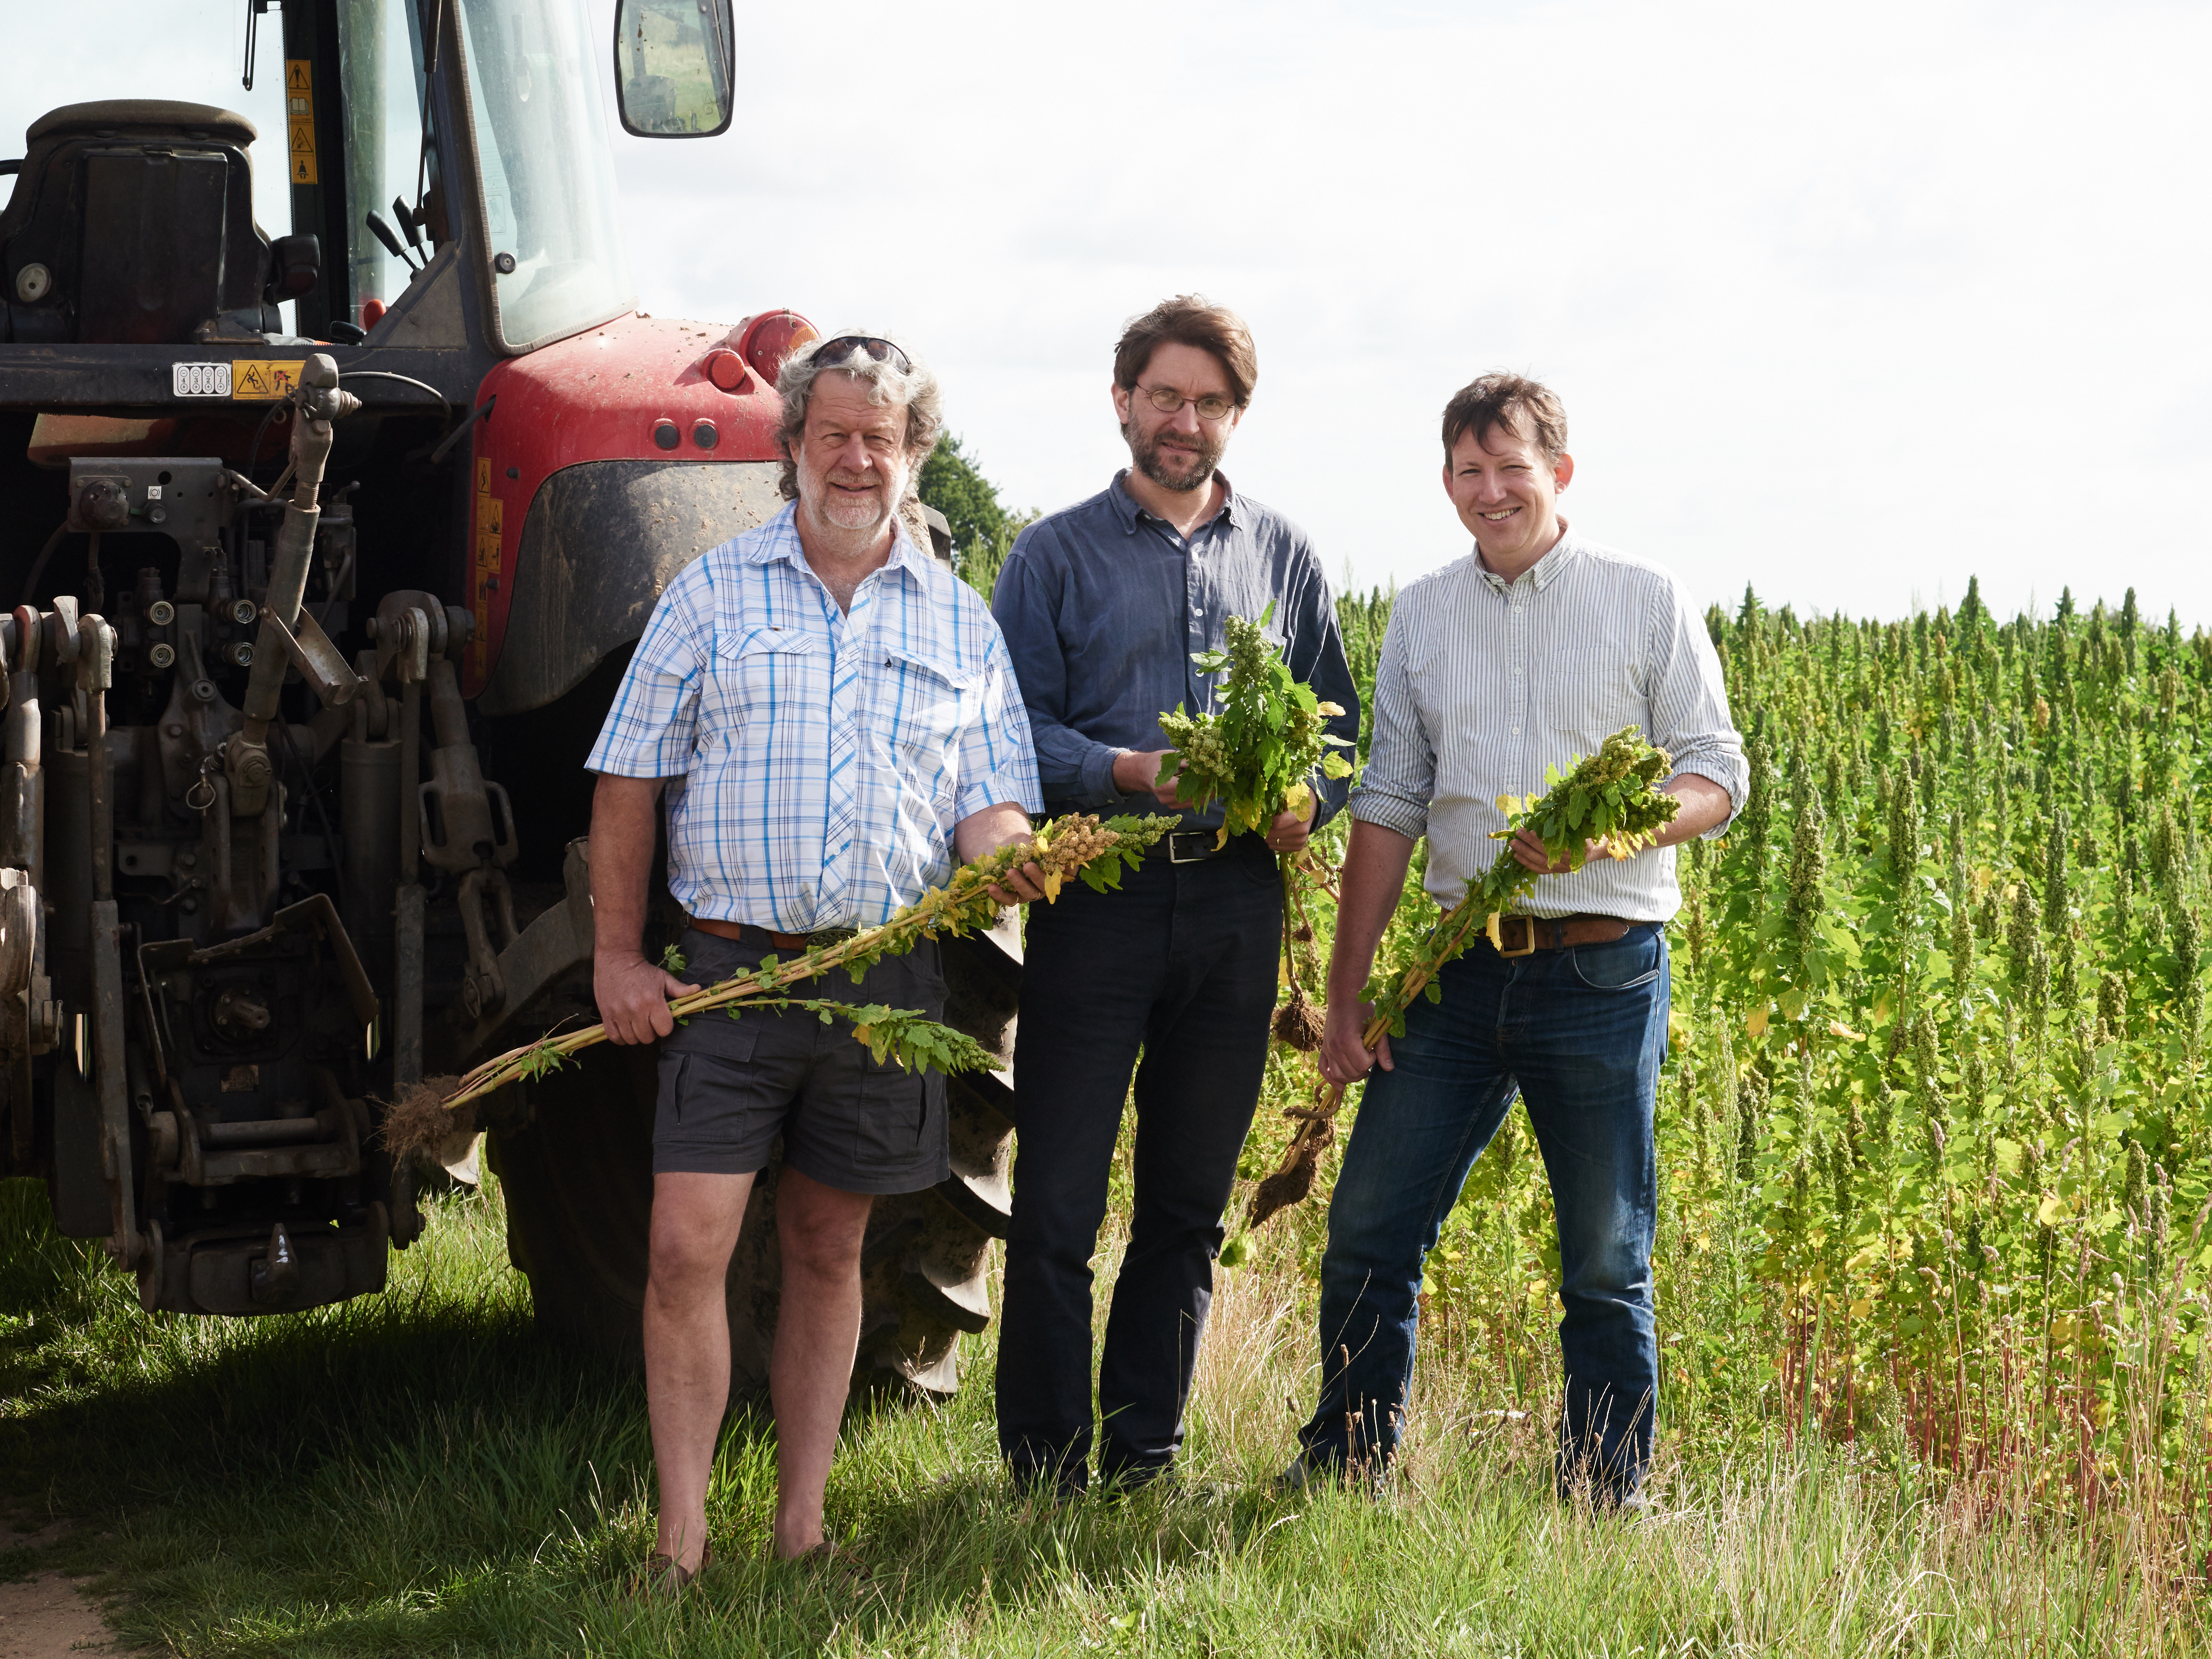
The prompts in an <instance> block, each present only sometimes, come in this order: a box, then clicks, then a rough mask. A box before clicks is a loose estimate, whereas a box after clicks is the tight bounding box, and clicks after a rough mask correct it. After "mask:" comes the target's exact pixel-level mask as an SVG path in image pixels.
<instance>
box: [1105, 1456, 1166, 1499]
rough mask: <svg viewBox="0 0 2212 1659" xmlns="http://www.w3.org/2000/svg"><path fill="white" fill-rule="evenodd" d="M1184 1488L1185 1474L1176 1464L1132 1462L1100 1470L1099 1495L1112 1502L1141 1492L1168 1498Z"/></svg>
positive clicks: (1132, 1496)
mask: <svg viewBox="0 0 2212 1659" xmlns="http://www.w3.org/2000/svg"><path fill="white" fill-rule="evenodd" d="M1180 1491H1182V1474H1179V1473H1178V1472H1177V1471H1176V1467H1175V1465H1174V1464H1172V1463H1130V1464H1126V1465H1124V1466H1123V1467H1122V1468H1118V1469H1115V1470H1114V1471H1112V1472H1111V1473H1110V1474H1109V1473H1108V1472H1107V1471H1106V1470H1103V1469H1101V1470H1100V1471H1099V1472H1098V1492H1099V1495H1100V1496H1101V1497H1102V1498H1105V1499H1106V1500H1107V1502H1109V1503H1113V1504H1118V1503H1120V1502H1121V1501H1122V1500H1123V1499H1124V1498H1134V1497H1135V1496H1136V1495H1137V1494H1138V1493H1139V1492H1155V1493H1158V1495H1160V1496H1161V1497H1166V1496H1167V1495H1169V1494H1170V1493H1172V1492H1180Z"/></svg>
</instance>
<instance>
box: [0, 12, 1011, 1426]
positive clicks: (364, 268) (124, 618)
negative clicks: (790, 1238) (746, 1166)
mask: <svg viewBox="0 0 2212 1659" xmlns="http://www.w3.org/2000/svg"><path fill="white" fill-rule="evenodd" d="M243 3H244V5H245V7H246V25H247V27H246V63H245V64H244V73H243V79H244V81H245V82H246V85H247V86H248V87H249V88H250V87H251V85H252V81H253V77H254V76H255V75H256V74H257V73H260V74H264V75H268V74H275V73H278V72H280V71H281V74H282V76H283V126H284V131H283V133H282V135H281V136H280V135H279V134H277V133H276V132H275V131H270V132H267V133H264V132H261V131H258V130H257V128H256V126H255V125H254V124H253V123H252V122H251V121H249V120H247V119H246V118H244V117H242V116H240V115H237V114H234V113H232V112H228V111H226V110H224V109H222V108H219V107H215V106H209V105H204V104H197V103H183V102H169V101H162V100H148V99H142V98H118V99H112V100H102V101H96V102H90V103H76V104H71V105H69V106H65V107H63V108H58V109H54V110H52V111H49V112H44V113H40V114H36V115H35V118H32V119H30V120H29V123H28V126H27V131H26V133H25V141H24V148H23V152H22V155H21V157H20V158H19V159H15V160H9V161H0V173H11V174H12V175H13V181H12V191H11V192H10V194H9V197H8V200H7V204H6V207H5V209H4V210H0V499H4V500H5V501H6V502H7V506H8V510H7V511H6V513H4V515H0V584H3V585H4V586H5V589H6V595H5V598H4V599H0V605H7V606H9V607H11V608H10V609H9V610H8V611H6V613H5V614H4V615H0V691H4V707H0V732H4V754H0V1172H4V1173H7V1174H10V1175H15V1176H38V1177H42V1178H43V1180H44V1181H45V1182H46V1189H47V1192H48V1194H49V1196H50V1199H51V1202H52V1214H53V1223H54V1225H55V1227H56V1229H57V1231H59V1232H60V1233H62V1234H64V1235H65V1236H69V1237H80V1238H86V1239H94V1238H96V1239H100V1240H101V1241H103V1242H104V1244H105V1248H106V1252H107V1254H108V1255H109V1256H110V1257H111V1258H112V1261H113V1263H114V1266H115V1267H116V1268H117V1269H118V1270H119V1271H122V1272H127V1273H131V1274H132V1275H134V1276H135V1278H136V1280H137V1289H138V1294H139V1297H140V1299H141V1301H142V1302H143V1305H144V1307H145V1308H146V1309H147V1310H149V1312H151V1311H153V1310H171V1311H173V1312H177V1313H185V1314H200V1315H210V1316H261V1315H268V1314H281V1313H288V1312H295V1311H298V1310H304V1309H309V1308H313V1307H317V1306H320V1305H323V1304H330V1303H334V1302H338V1301H342V1300H344V1299H346V1298H349V1297H356V1296H366V1295H372V1294H374V1293H376V1292H378V1291H381V1290H382V1289H383V1287H384V1285H385V1283H386V1271H387V1263H388V1261H389V1252H390V1251H392V1250H393V1249H406V1248H408V1247H409V1246H410V1244H411V1243H414V1242H415V1241H416V1239H417V1238H418V1237H420V1236H421V1233H422V1229H423V1226H424V1206H423V1203H422V1198H423V1194H424V1190H425V1188H426V1187H427V1185H428V1184H430V1183H434V1182H446V1181H448V1180H450V1179H451V1178H453V1176H454V1175H456V1174H458V1175H459V1176H461V1177H464V1178H468V1177H471V1176H472V1175H473V1173H474V1163H475V1160H476V1159H477V1157H478V1156H479V1155H481V1156H482V1157H483V1158H488V1159H489V1163H490V1164H491V1166H492V1167H493V1169H494V1170H496V1172H497V1174H498V1176H499V1178H500V1182H501V1188H502V1191H503V1194H504V1198H505V1202H506V1208H507V1219H508V1237H509V1246H510V1253H511V1255H512V1257H513V1262H514V1265H515V1266H516V1267H519V1268H520V1270H521V1271H522V1272H523V1273H526V1274H527V1275H528V1276H529V1279H530V1281H531V1286H532V1297H533V1301H534V1305H535V1309H536V1315H537V1319H538V1323H539V1325H540V1327H541V1328H543V1329H544V1330H546V1331H548V1332H550V1333H552V1334H556V1335H562V1336H568V1337H575V1338H581V1339H585V1340H591V1341H593V1342H595V1343H599V1344H604V1345H611V1346H615V1347H616V1348H617V1349H628V1350H630V1351H633V1352H634V1351H635V1348H636V1347H637V1345H638V1342H639V1324H640V1309H641V1300H642V1293H643V1287H644V1278H645V1260H646V1255H645V1253H646V1239H647V1217H648V1213H649V1209H650V1205H651V1199H652V1178H651V1175H650V1170H649V1136H650V1127H651V1121H652V1111H653V1092H654V1091H653V1078H654V1072H655V1065H656V1058H657V1057H656V1055H655V1054H653V1052H652V1051H650V1050H648V1049H643V1048H629V1049H623V1048H611V1047H602V1048H597V1049H594V1050H592V1051H589V1054H588V1056H587V1058H586V1063H585V1064H583V1065H582V1066H580V1067H577V1068H574V1069H570V1070H567V1071H564V1072H562V1073H556V1074H553V1075H550V1076H544V1077H541V1078H539V1079H535V1080H534V1081H532V1082H531V1083H529V1084H527V1085H517V1086H515V1087H512V1088H509V1089H507V1090H506V1091H502V1092H501V1095H499V1096H498V1097H495V1098H494V1099H493V1100H492V1101H491V1102H489V1103H488V1105H487V1109H485V1110H484V1112H483V1114H482V1118H483V1123H484V1124H485V1126H486V1128H485V1138H484V1141H483V1145H482V1147H481V1149H479V1146H478V1145H477V1142H476V1140H475V1139H474V1138H473V1137H471V1136H465V1135H463V1136H457V1137H456V1138H455V1139H453V1141H452V1142H450V1143H449V1144H448V1145H447V1146H445V1147H443V1148H441V1152H440V1158H441V1161H442V1163H443V1164H444V1165H445V1170H442V1171H441V1170H440V1169H439V1168H438V1167H437V1166H436V1165H435V1164H422V1165H421V1166H420V1167H418V1165H417V1163H416V1160H413V1159H410V1158H393V1157H392V1154H391V1152H390V1151H389V1150H388V1149H387V1148H386V1146H385V1144H384V1140H383V1138H382V1135H381V1133H380V1126H381V1123H382V1121H383V1117H384V1115H385V1112H386V1104H385V1103H387V1102H390V1101H392V1100H395V1099H397V1098H398V1097H400V1095H401V1093H402V1091H406V1090H408V1089H409V1087H410V1085H416V1084H417V1083H419V1082H421V1080H422V1079H424V1078H425V1077H426V1076H435V1075H439V1074H443V1073H458V1072H460V1071H463V1070H465V1068H467V1067H468V1066H471V1065H473V1064H474V1063H476V1062H477V1061H478V1060H482V1059H484V1058H486V1057H488V1056H489V1055H490V1054H495V1053H497V1052H500V1051H501V1050H502V1049H505V1048H510V1047H513V1046H515V1045H518V1044H520V1043H524V1042H532V1041H534V1040H535V1039H536V1038H538V1036H540V1035H541V1034H542V1033H544V1031H546V1030H550V1029H552V1028H554V1027H556V1026H561V1025H564V1024H574V1023H579V1022H580V1023H586V1024H588V1023H590V1022H591V1021H592V1020H594V1019H596V1018H597V1015H596V1012H595V1010H594V1008H593V1006H592V998H591V986H590V963H591V955H592V908H591V894H590V867H591V866H590V846H589V841H588V835H587V832H588V829H589V813H590V795H591V787H590V779H589V777H588V775H586V773H585V772H584V771H583V769H582V762H583V759H584V757H585V756H586V752H587V751H588V749H589V746H590V744H591V741H592V737H593V736H594V734H595V733H596V732H597V730H598V728H599V723H600V721H601V719H602V717H603V716H604V714H605V710H606V708H607V706H608V704H609V702H610V701H611V697H612V695H613V692H614V689H615V687H616V685H617V682H618V680H619V678H620V676H621V674H622V671H623V666H624V665H625V663H626V661H627V660H628V658H629V652H630V650H631V648H632V647H633V646H634V645H635V641H636V639H637V637H638V635H640V633H641V631H642V629H643V628H644V624H645V622H646V619H647V617H648V615H649V614H650V612H651V611H652V608H653V603H654V601H655V599H656V598H657V597H658V595H659V593H660V592H661V590H662V589H663V588H664V587H665V585H666V583H667V582H668V580H670V578H671V576H672V575H673V574H675V573H676V572H677V571H678V570H679V569H680V568H682V567H683V566H684V564H685V563H686V562H689V561H690V560H692V559H694V558H696V557H698V556H700V555H701V554H702V552H704V551H705V550H707V549H708V548H709V547H712V546H714V545H715V544H719V543H720V542H722V541H724V540H726V539H727V538H730V537H732V536H733V535H736V534H738V533H739V532H742V531H744V530H746V529H749V528H750V527H752V526H756V525H757V524H760V523H761V522H763V520H766V519H767V518H768V517H769V516H770V515H771V514H772V513H775V511H776V510H777V509H778V507H779V506H780V505H781V501H780V496H779V492H778V484H777V480H778V474H779V466H780V458H779V453H778V450H777V446H776V443H775V437H774V433H775V424H776V420H777V416H778V414H779V411H780V404H779V402H778V399H777V397H776V393H775V389H774V388H775V378H776V373H777V369H778V368H779V366H780V365H781V362H783V361H784V359H785V358H786V356H787V355H788V354H789V353H790V352H792V351H793V349H797V348H798V347H799V346H801V345H803V344H804V343H805V342H806V341H808V340H810V339H811V338H813V337H814V330H813V328H812V327H811V325H810V324H808V323H807V322H806V321H805V319H803V318H801V317H799V315H798V314H797V313H793V312H791V311H787V310H783V309H780V308H765V309H762V310H759V311H757V312H755V313H753V314H751V315H750V316H749V317H747V318H745V319H744V320H743V321H741V322H739V323H738V324H737V325H735V326H734V327H730V326H724V325H708V324H700V323H691V322H683V321H671V320H668V319H661V318H657V317H651V316H647V315H646V314H644V313H641V311H640V310H639V308H638V305H637V301H636V297H635V293H634V291H633V289H632V288H631V285H630V281H629V275H628V272H627V270H626V269H625V266H624V261H623V251H622V250H623V236H622V232H621V228H620V225H619V222H618V220H617V204H616V199H615V198H616V188H615V175H614V163H613V156H612V150H611V143H610V134H609V131H608V124H607V119H606V115H605V109H604V104H603V100H602V98H601V95H600V94H599V72H600V71H599V60H598V58H596V56H595V51H596V50H597V49H598V48H596V47H595V46H594V43H593V41H592V33H593V31H592V29H591V27H590V22H589V18H588V15H587V14H586V9H585V5H584V0H285V3H283V6H282V8H281V12H280V14H279V17H278V19H277V20H276V21H279V22H281V55H280V56H279V61H278V62H276V63H258V62H257V57H258V55H261V54H262V53H263V51H264V45H265V46H278V45H279V44H280V43H279V42H278V41H277V40H268V39H267V38H266V37H265V36H264V35H263V34H262V33H260V29H261V26H262V24H263V23H264V20H265V19H266V17H267V14H268V13H269V11H270V7H271V0H243ZM268 33H269V34H270V35H275V34H277V33H279V31H277V30H270V31H268ZM612 52H613V70H614V80H615V84H616V88H617V115H618V118H619V119H620V121H621V122H622V124H623V126H624V127H625V128H626V129H627V130H628V131H629V132H631V133H634V134H636V135H639V136H641V137H653V138H663V139H670V140H684V141H690V140H709V141H710V140H712V139H713V138H714V137H715V136H716V135H717V134H720V133H721V132H723V131H726V129H727V128H728V127H729V125H730V124H731V120H732V110H733V108H734V106H735V102H736V99H737V96H738V84H739V83H738V73H739V68H740V65H739V64H738V57H737V52H736V37H735V33H734V27H733V21H732V15H731V5H730V0H621V3H620V4H619V7H618V9H617V17H616V21H615V31H614V40H613V41H612ZM270 55H272V56H276V55H278V54H270ZM24 113H25V114H26V115H30V114H32V113H33V112H24ZM257 165H258V166H259V167H264V168H269V167H278V168H282V169H283V171H284V173H285V177H286V193H287V194H288V196H289V224H287V225H284V226H282V227H277V228H274V230H273V234H272V228H268V227H264V225H262V224H260V223H258V222H257V219H256V216H255V211H254V191H253V179H254V173H253V170H254V168H255V167H256V166H257ZM386 191H392V194H391V195H390V196H389V197H387V196H386ZM288 308H289V320H288V317H287V311H288ZM909 511H910V513H915V515H916V516H915V518H914V519H913V520H912V522H913V523H914V526H915V529H916V530H917V531H919V532H921V533H923V534H926V535H927V536H929V537H930V538H931V540H932V541H933V543H934V544H935V545H936V548H937V550H938V552H939V556H945V552H946V550H947V549H948V548H949V538H946V537H945V534H944V531H943V521H942V520H941V519H940V520H936V521H935V522H934V523H933V524H928V525H927V526H924V524H923V523H922V522H921V519H920V516H919V509H917V508H911V507H910V509H909ZM654 890H655V891H656V892H657V893H659V894H660V895H661V899H660V902H659V908H658V909H657V910H656V912H655V914H654V916H653V921H652V924H651V927H650V928H649V931H648V938H647V947H648V949H649V950H657V949H658V948H659V943H660V942H662V941H667V940H672V939H674V937H675V935H676V933H678V931H679V930H680V928H681V927H682V923H683V918H682V917H681V915H678V914H677V913H676V912H675V910H674V908H673V906H672V904H671V902H669V901H668V900H667V899H666V897H665V884H664V883H662V882H660V881H659V880H658V879H656V881H655V883H654ZM947 957H948V961H947V964H946V967H947V974H948V978H949V981H950V982H951V988H952V1003H951V1009H950V1011H949V1014H948V1018H950V1019H951V1022H952V1023H953V1024H957V1025H959V1026H961V1027H962V1028H963V1029H964V1030H967V1031H968V1032H969V1034H970V1035H971V1036H976V1037H978V1038H979V1039H980V1040H981V1041H982V1042H985V1043H986V1045H987V1046H988V1047H991V1048H993V1049H994V1050H995V1051H996V1052H997V1053H998V1054H1000V1056H1001V1057H1002V1059H1003V1058H1004V1057H1005V1056H1006V1055H1009V1054H1011V1053H1012V1030H1011V1021H1012V1010H1013V1006H1014V995H1015V990H1016V987H1017V985H1018V978H1019V973H1020V963H1019V945H1018V940H1017V939H1016V937H1015V936H1014V935H1013V934H1012V933H1009V932H1007V931H1006V930H1004V929H1002V930H1000V932H998V933H994V934H993V935H991V936H989V937H987V938H985V939H981V940H975V939H970V940H968V941H956V942H955V943H954V945H952V946H951V948H949V949H948V951H947ZM1009 1088H1010V1073H1009V1071H1008V1070H1007V1069H1006V1068H1005V1067H1002V1068H1001V1070H1000V1071H999V1072H998V1073H984V1074H981V1075H980V1076H969V1077H966V1078H962V1079H954V1080H953V1082H952V1085H951V1116H952V1127H953V1140H954V1164H955V1174H954V1175H953V1176H952V1177H951V1179H950V1180H948V1181H947V1182H945V1183H944V1184H943V1185H942V1186H941V1187H939V1188H935V1189H933V1191H930V1192H927V1193H923V1194H914V1195H911V1196H908V1197H904V1198H899V1199H893V1200H883V1201H881V1202H879V1203H878V1206H876V1211H875V1214H874V1218H873V1219H872V1223H871V1227H870V1233H869V1237H868V1242H867V1246H866V1255H865V1267H864V1273H865V1282H866V1315H865V1318H864V1326H863V1331H862V1335H861V1341H860V1359H859V1362H858V1364H857V1366H856V1370H855V1383H856V1386H860V1385H878V1384H880V1385H884V1386H887V1387H890V1388H894V1389H911V1390H921V1391H925V1392H928V1393H933V1394H942V1393H945V1392H947V1391H949V1390H950V1389H951V1388H952V1387H954V1386H955V1383H956V1382H957V1374H958V1371H957V1367H958V1337H959V1335H960V1334H962V1333H963V1332H971V1333H972V1332H975V1331H979V1330H981V1328H983V1327H984V1326H985V1325H986V1324H987V1322H988V1320H989V1317H990V1304H989V1300H988V1297H987V1294H986V1288H985V1267H986V1261H987V1252H988V1246H989V1243H990V1240H991V1238H992V1237H1004V1236H1005V1232H1006V1220H1007V1214H1008V1209H1009V1199H1008V1192H1007V1183H1006V1167H1007V1161H1008V1152H1009V1137H1010V1133H1011V1112H1010V1101H1009V1093H1008V1091H1009ZM774 1203H775V1181H774V1170H773V1167H772V1168H771V1170H770V1171H769V1173H768V1174H767V1175H765V1176H763V1179H762V1181H761V1182H759V1183H758V1188H757V1194H756V1196H755V1198H754V1200H753V1202H752V1206H751V1210H750V1212H749V1213H748V1216H747V1218H746V1225H745V1229H744V1234H743V1237H742V1238H741V1240H740V1243H739V1247H738V1253H737V1256H736V1259H735V1261H734V1262H733V1264H732V1269H731V1273H730V1279H729V1298H730V1305H731V1313H732V1320H731V1328H732V1360H733V1368H734V1374H735V1375H736V1376H737V1377H738V1379H739V1380H740V1381H741V1382H750V1383H756V1384H757V1383H763V1382H764V1379H765V1376H766V1367H767V1355H768V1348H769V1340H770V1337H771V1336H772V1334H773V1329H774V1324H775V1297H776V1286H777V1282H778V1264H777V1262H776V1261H775V1249H776V1246H775V1228H774V1225H773V1208H774Z"/></svg>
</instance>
